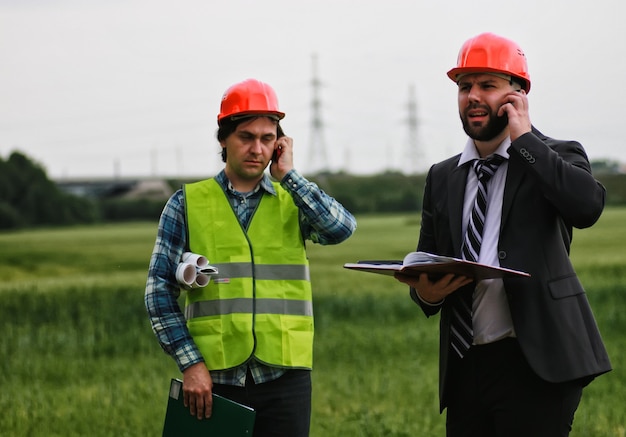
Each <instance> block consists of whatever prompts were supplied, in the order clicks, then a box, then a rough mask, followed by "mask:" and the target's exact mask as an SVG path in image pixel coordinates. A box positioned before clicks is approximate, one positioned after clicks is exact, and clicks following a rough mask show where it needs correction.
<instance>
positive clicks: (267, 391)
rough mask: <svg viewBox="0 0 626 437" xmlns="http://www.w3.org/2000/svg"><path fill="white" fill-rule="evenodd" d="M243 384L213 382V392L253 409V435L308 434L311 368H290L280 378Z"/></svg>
mask: <svg viewBox="0 0 626 437" xmlns="http://www.w3.org/2000/svg"><path fill="white" fill-rule="evenodd" d="M246 381H247V382H246V386H245V387H235V386H232V385H223V384H214V385H213V392H214V393H217V394H219V395H221V396H224V397H226V398H229V399H232V400H234V401H236V402H239V403H241V404H244V405H247V406H249V407H252V408H254V409H255V410H256V420H255V422H254V433H253V435H254V437H307V436H308V435H309V428H310V423H311V372H310V371H308V370H289V371H287V373H285V374H284V375H283V376H281V377H280V378H278V379H276V380H274V381H269V382H265V383H263V384H255V383H254V381H253V379H252V377H251V376H250V375H248V377H247V379H246Z"/></svg>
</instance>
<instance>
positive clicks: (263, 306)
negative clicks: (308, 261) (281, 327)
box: [185, 298, 313, 320]
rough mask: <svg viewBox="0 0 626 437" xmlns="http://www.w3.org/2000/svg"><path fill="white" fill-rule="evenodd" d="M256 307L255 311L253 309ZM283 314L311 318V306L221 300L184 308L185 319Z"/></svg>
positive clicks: (300, 302)
mask: <svg viewBox="0 0 626 437" xmlns="http://www.w3.org/2000/svg"><path fill="white" fill-rule="evenodd" d="M254 306H256V311H254V309H253V307H254ZM253 311H254V312H256V313H257V314H285V315H292V316H313V304H312V303H311V302H310V301H308V300H291V299H248V298H237V299H221V300H205V301H202V302H194V303H192V304H191V305H187V308H185V317H186V318H187V319H188V320H189V319H193V318H196V317H206V316H219V315H224V314H232V313H249V314H251V313H252V312H253Z"/></svg>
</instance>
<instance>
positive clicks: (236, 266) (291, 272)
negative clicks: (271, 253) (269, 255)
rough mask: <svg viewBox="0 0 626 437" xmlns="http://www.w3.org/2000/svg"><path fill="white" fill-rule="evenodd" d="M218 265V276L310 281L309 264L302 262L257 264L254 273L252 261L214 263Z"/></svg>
mask: <svg viewBox="0 0 626 437" xmlns="http://www.w3.org/2000/svg"><path fill="white" fill-rule="evenodd" d="M212 265H213V266H215V267H217V270H218V271H219V274H218V275H217V276H216V277H217V278H251V277H252V276H254V277H255V279H268V280H277V279H284V280H303V281H310V280H311V277H310V274H309V266H306V265H302V264H255V265H254V273H255V274H254V275H253V274H252V264H250V263H224V264H212Z"/></svg>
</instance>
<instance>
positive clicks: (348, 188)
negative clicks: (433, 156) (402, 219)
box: [310, 172, 425, 214]
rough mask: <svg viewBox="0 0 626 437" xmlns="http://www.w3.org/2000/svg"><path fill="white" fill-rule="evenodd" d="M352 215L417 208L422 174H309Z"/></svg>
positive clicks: (421, 186)
mask: <svg viewBox="0 0 626 437" xmlns="http://www.w3.org/2000/svg"><path fill="white" fill-rule="evenodd" d="M310 179H311V180H312V181H313V182H316V183H317V184H318V185H319V186H320V188H322V189H323V190H324V191H325V192H327V193H329V194H331V195H332V196H333V197H335V198H336V199H337V200H338V201H339V202H341V203H342V204H343V205H344V206H345V207H346V208H347V209H348V210H350V211H351V212H352V213H354V214H362V213H386V212H407V211H418V210H419V209H420V208H421V203H420V202H421V198H422V192H423V191H424V182H425V176H423V175H418V176H414V175H411V176H406V175H403V174H401V173H393V172H387V173H382V174H379V175H373V176H354V175H348V174H345V173H337V174H320V175H316V176H311V177H310Z"/></svg>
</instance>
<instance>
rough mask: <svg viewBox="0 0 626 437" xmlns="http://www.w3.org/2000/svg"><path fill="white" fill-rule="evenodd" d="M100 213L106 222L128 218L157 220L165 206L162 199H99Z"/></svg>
mask: <svg viewBox="0 0 626 437" xmlns="http://www.w3.org/2000/svg"><path fill="white" fill-rule="evenodd" d="M98 206H99V207H100V215H101V217H102V219H103V220H104V221H107V222H125V221H130V220H144V221H145V220H151V221H158V220H159V217H160V216H161V211H163V207H164V206H165V201H164V200H152V199H132V200H131V199H115V198H113V199H101V200H100V201H98Z"/></svg>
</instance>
